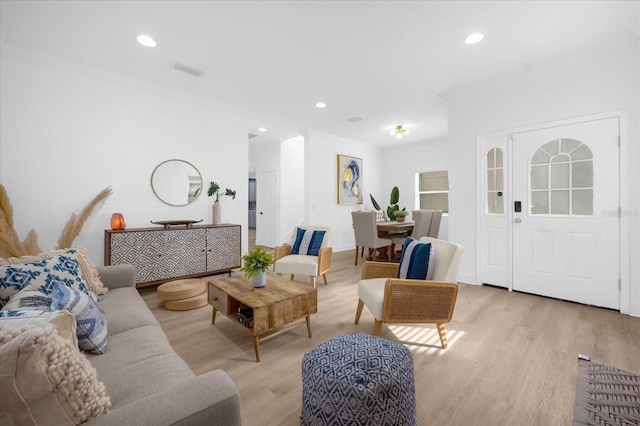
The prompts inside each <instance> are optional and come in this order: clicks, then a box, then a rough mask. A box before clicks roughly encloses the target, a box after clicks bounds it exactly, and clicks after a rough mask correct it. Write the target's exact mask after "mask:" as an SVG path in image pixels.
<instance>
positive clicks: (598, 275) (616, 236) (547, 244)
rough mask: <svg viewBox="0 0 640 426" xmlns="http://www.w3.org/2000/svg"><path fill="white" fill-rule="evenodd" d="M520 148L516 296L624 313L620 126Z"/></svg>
mask: <svg viewBox="0 0 640 426" xmlns="http://www.w3.org/2000/svg"><path fill="white" fill-rule="evenodd" d="M512 140H513V143H512V154H513V157H512V163H513V173H512V179H513V181H512V183H513V200H514V202H513V205H512V206H511V208H512V209H513V215H512V217H513V228H512V236H513V245H512V248H513V289H514V290H519V291H524V292H529V293H534V294H540V295H545V296H550V297H555V298H559V299H564V300H571V301H576V302H580V303H585V304H590V305H597V306H602V307H607V308H613V309H619V307H620V290H619V278H620V273H619V263H620V253H619V247H620V231H619V229H620V223H619V221H620V219H619V214H618V212H619V205H620V196H619V193H620V191H619V188H620V177H619V176H620V170H619V146H618V140H619V122H618V118H608V119H601V120H595V121H588V122H583V123H578V124H571V125H566V126H559V127H553V128H548V129H541V130H535V131H529V132H522V133H516V134H514V135H513V137H512Z"/></svg>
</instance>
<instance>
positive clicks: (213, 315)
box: [211, 308, 218, 324]
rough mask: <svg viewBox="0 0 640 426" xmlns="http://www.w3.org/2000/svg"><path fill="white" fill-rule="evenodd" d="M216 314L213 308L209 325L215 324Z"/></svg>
mask: <svg viewBox="0 0 640 426" xmlns="http://www.w3.org/2000/svg"><path fill="white" fill-rule="evenodd" d="M216 312H218V310H217V309H216V308H213V313H212V314H211V324H215V323H216Z"/></svg>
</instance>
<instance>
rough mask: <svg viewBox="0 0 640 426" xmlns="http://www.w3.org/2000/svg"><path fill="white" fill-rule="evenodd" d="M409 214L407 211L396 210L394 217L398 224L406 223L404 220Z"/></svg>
mask: <svg viewBox="0 0 640 426" xmlns="http://www.w3.org/2000/svg"><path fill="white" fill-rule="evenodd" d="M408 214H409V212H408V211H406V210H405V209H402V210H396V211H395V212H394V215H395V217H396V222H404V219H405V217H407V215H408Z"/></svg>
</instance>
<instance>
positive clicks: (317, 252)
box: [273, 226, 333, 288]
mask: <svg viewBox="0 0 640 426" xmlns="http://www.w3.org/2000/svg"><path fill="white" fill-rule="evenodd" d="M332 254H333V249H332V248H331V247H329V228H326V227H322V226H298V227H296V228H294V229H293V244H291V245H282V246H278V247H276V248H275V250H274V258H275V260H276V261H275V263H274V264H273V271H274V272H276V273H278V274H291V280H293V279H294V277H295V276H296V275H308V276H309V277H310V279H311V285H312V286H313V288H315V287H316V277H318V276H322V278H323V279H324V283H325V284H327V271H329V269H331V256H332Z"/></svg>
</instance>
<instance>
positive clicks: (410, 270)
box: [398, 237, 434, 280]
mask: <svg viewBox="0 0 640 426" xmlns="http://www.w3.org/2000/svg"><path fill="white" fill-rule="evenodd" d="M433 257H434V252H433V246H432V245H431V243H423V242H420V241H418V240H416V239H415V238H412V237H409V238H407V239H406V241H405V242H404V247H402V256H401V257H400V268H398V278H401V279H408V280H428V279H431V276H432V275H433Z"/></svg>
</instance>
